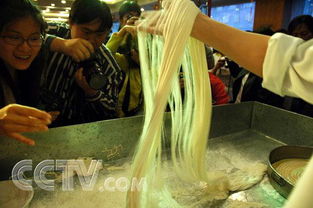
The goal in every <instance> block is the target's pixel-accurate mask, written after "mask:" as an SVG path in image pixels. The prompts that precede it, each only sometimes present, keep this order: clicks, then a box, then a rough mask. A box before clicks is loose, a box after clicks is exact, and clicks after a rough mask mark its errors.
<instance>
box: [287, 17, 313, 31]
mask: <svg viewBox="0 0 313 208" xmlns="http://www.w3.org/2000/svg"><path fill="white" fill-rule="evenodd" d="M301 24H305V25H306V26H307V27H308V29H309V30H310V31H311V33H313V17H312V16H311V15H300V16H297V17H295V18H293V20H291V22H290V23H289V25H288V33H289V34H291V33H292V32H293V31H294V30H295V29H296V27H297V26H298V25H301Z"/></svg>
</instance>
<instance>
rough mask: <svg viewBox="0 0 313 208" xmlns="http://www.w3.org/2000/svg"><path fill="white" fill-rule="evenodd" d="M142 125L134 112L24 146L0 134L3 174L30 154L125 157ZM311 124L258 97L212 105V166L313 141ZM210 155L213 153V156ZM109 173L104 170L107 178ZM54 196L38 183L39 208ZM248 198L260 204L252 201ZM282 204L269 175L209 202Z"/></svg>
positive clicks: (41, 136)
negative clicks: (40, 203)
mask: <svg viewBox="0 0 313 208" xmlns="http://www.w3.org/2000/svg"><path fill="white" fill-rule="evenodd" d="M168 118H169V115H167V120H166V124H165V132H166V135H168V133H169V132H170V122H169V120H168ZM142 124H143V117H142V116H136V117H130V118H123V119H114V120H106V121H99V122H93V123H88V124H81V125H74V126H67V127H60V128H55V129H50V130H49V131H48V132H44V133H37V134H27V135H28V136H30V137H31V138H34V139H35V140H36V146H35V147H29V146H26V145H24V144H21V143H18V142H16V141H15V140H12V139H7V138H0V166H1V171H0V176H1V178H2V179H7V178H8V177H9V176H10V173H11V170H12V167H13V166H14V165H15V164H16V163H17V162H18V161H21V160H24V159H31V160H32V161H33V167H35V166H36V165H37V163H39V162H41V161H43V160H47V159H75V158H78V157H92V158H95V159H102V160H103V162H104V164H106V163H108V162H110V163H112V162H113V161H116V160H120V159H122V158H131V157H132V155H133V151H134V148H135V146H136V143H137V141H138V138H139V136H140V133H141V130H142ZM312 126H313V119H312V118H308V117H305V116H301V115H297V114H294V113H290V112H287V111H284V110H280V109H277V108H274V107H270V106H267V105H264V104H260V103H255V102H248V103H242V104H233V105H224V106H218V107H214V108H213V116H212V126H211V132H210V140H209V156H208V163H209V167H214V168H215V169H225V168H240V167H238V166H241V167H242V166H245V165H249V164H251V163H253V162H254V161H261V162H264V163H266V162H267V160H268V156H269V153H270V151H271V150H272V149H274V148H275V147H277V146H280V145H283V144H293V145H309V146H312V145H313V139H312V137H313V128H312ZM210 154H215V156H214V157H212V155H211V156H210ZM108 173H109V172H108V171H104V172H101V174H102V176H103V177H105V176H106V174H108ZM109 174H110V173H109ZM64 194H67V196H68V198H69V199H71V200H73V201H74V202H75V201H77V203H80V201H81V200H82V199H81V197H84V201H86V202H88V201H93V199H94V198H95V197H96V196H98V195H99V196H101V198H103V199H106V197H108V198H112V197H114V194H116V193H110V194H103V193H101V192H99V193H98V194H95V193H93V194H88V192H84V193H83V194H81V195H75V194H73V195H72V197H71V195H70V192H66V193H64ZM124 195H125V193H120V195H119V196H118V197H120V199H122V198H123V197H124ZM56 196H57V195H56V193H55V192H45V191H43V190H40V189H39V188H35V195H34V199H33V201H32V203H31V205H32V206H33V207H36V204H38V202H41V201H45V202H49V203H50V205H51V206H50V205H49V206H47V207H53V206H54V207H62V205H63V204H64V203H65V202H64V201H63V202H62V201H58V200H57V198H55V197H56ZM74 196H77V198H75V197H74ZM88 196H90V197H91V198H90V199H89V198H88ZM111 201H112V200H111ZM120 201H121V200H120ZM248 202H251V203H257V204H250V205H249V204H247V203H248ZM57 203H60V204H57ZM283 203H284V198H282V197H281V196H280V195H279V194H278V193H277V192H276V191H275V190H274V189H273V187H272V186H271V185H270V184H269V181H268V178H267V176H266V177H264V179H263V180H262V181H261V183H259V184H258V185H256V186H254V187H252V188H250V189H249V190H246V191H241V192H237V193H232V194H231V195H230V197H229V198H228V199H227V200H221V201H215V202H214V203H213V204H211V205H210V206H209V207H253V208H258V207H270V208H272V207H273V208H276V207H277V208H279V207H282V205H283ZM32 206H31V207H32ZM99 206H100V205H99ZM99 206H95V207H99ZM73 207H77V206H73ZM79 207H83V206H79ZM108 207H114V206H108ZM116 207H119V206H118V205H117V206H116Z"/></svg>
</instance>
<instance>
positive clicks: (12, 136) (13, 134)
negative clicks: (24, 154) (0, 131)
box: [7, 133, 36, 146]
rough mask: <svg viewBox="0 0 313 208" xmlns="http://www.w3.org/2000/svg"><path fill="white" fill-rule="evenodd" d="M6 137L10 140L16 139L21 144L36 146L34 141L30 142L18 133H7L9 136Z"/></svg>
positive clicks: (30, 140)
mask: <svg viewBox="0 0 313 208" xmlns="http://www.w3.org/2000/svg"><path fill="white" fill-rule="evenodd" d="M7 136H8V137H10V138H13V139H16V140H18V141H20V142H23V143H25V144H27V145H30V146H34V145H35V144H36V143H35V141H34V140H32V139H31V138H28V137H25V136H23V135H21V134H18V133H9V134H7Z"/></svg>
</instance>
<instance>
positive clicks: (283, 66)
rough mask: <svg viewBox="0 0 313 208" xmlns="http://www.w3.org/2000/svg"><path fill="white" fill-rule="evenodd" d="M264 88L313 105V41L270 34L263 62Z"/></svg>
mask: <svg viewBox="0 0 313 208" xmlns="http://www.w3.org/2000/svg"><path fill="white" fill-rule="evenodd" d="M262 85H263V87H264V88H266V89H268V90H270V91H272V92H274V93H276V94H278V95H280V96H285V95H288V96H292V97H299V98H302V99H303V100H305V101H307V102H309V103H312V104H313V39H312V40H309V41H304V40H302V39H300V38H295V37H292V36H289V35H285V34H282V33H277V34H275V35H273V36H272V37H271V38H270V40H269V42H268V48H267V52H266V55H265V59H264V63H263V83H262Z"/></svg>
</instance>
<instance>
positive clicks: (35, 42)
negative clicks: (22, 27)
mask: <svg viewBox="0 0 313 208" xmlns="http://www.w3.org/2000/svg"><path fill="white" fill-rule="evenodd" d="M0 37H1V38H2V39H3V40H4V41H5V42H6V43H7V44H10V45H13V46H19V45H22V44H23V43H24V42H25V41H26V42H27V44H28V45H29V46H30V47H40V46H41V45H42V42H43V36H42V35H33V36H30V37H29V38H27V39H25V38H23V37H21V36H16V35H2V36H0Z"/></svg>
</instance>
